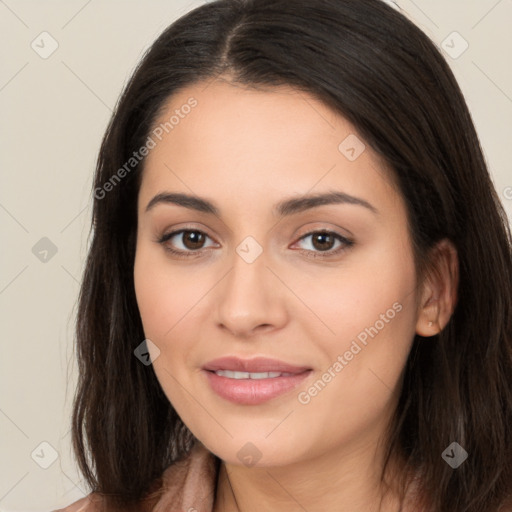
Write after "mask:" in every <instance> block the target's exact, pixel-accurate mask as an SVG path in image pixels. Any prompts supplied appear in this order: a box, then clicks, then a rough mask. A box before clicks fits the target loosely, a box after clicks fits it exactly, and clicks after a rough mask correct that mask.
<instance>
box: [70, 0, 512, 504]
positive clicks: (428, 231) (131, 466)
mask: <svg viewBox="0 0 512 512" xmlns="http://www.w3.org/2000/svg"><path fill="white" fill-rule="evenodd" d="M220 74H225V75H229V76H230V78H231V80H233V81H235V82H237V83H239V84H243V85H246V86H251V87H272V86H278V85H291V86H293V87H296V88H298V89H301V90H303V91H307V92H309V93H311V94H313V95H314V96H315V97H317V98H319V99H320V100H321V101H323V102H325V104H326V105H328V106H329V107H330V108H332V109H333V110H334V111H335V112H337V113H339V114H340V115H342V116H344V117H345V118H346V119H348V120H349V121H350V122H351V123H352V124H353V125H354V126H355V127H356V129H357V130H358V132H359V133H360V134H361V135H362V136H363V137H364V138H365V141H366V142H367V143H368V144H369V145H370V146H371V147H372V148H373V149H374V150H375V151H376V152H378V153H379V154H380V155H381V156H382V157H383V159H384V160H385V161H386V162H387V163H388V164H389V166H390V168H391V169H392V170H393V176H394V178H396V181H397V183H398V186H399V188H400V191H401V193H402V195H403V197H404V199H405V201H406V204H407V209H408V217H409V224H410V229H411V237H412V240H413V243H414V251H415V258H416V263H417V264H418V268H425V267H426V266H427V265H428V259H427V255H428V251H429V249H430V248H431V247H433V246H434V244H435V243H436V242H437V241H439V240H441V239H442V238H448V239H449V240H451V241H452V242H453V244H454V245H455V247H456V249H457V251H458V256H459V265H460V282H459V289H458V303H457V307H456V309H455V311H454V314H453V315H452V318H451V319H450V322H449V323H448V325H447V326H446V328H445V329H444V330H443V331H442V332H441V333H439V334H438V335H437V336H435V337H434V338H431V339H429V341H428V342H425V340H422V338H421V337H419V336H416V337H415V339H414V342H413V347H412V350H411V353H410V356H409V359H408V361H407V364H406V367H405V369H404V381H403V388H402V391H401V397H400V400H399V404H398V407H397V410H396V413H395V417H394V421H393V425H392V430H391V435H390V439H389V449H388V458H387V460H389V459H390V457H391V456H392V455H394V454H398V453H399V454H401V456H402V457H403V458H404V459H405V460H406V463H407V467H408V468H412V469H414V470H416V472H420V473H421V477H422V479H421V490H422V496H423V506H424V507H425V510H428V511H435V512H491V511H492V512H495V511H496V510H497V508H498V506H499V505H500V504H501V503H504V501H505V499H506V498H507V497H509V496H510V495H511V494H512V382H511V379H512V311H511V303H512V300H511V299H512V250H511V234H510V228H509V226H508V223H507V218H506V215H505V213H504V210H503V208H502V206H501V204H500V201H499V198H498V196H497V194H496V192H495V190H494V188H493V185H492V181H491V179H490V176H489V172H488V170H487V167H486V163H485V161H484V157H483V154H482V150H481V147H480V144H479V140H478V138H477V134H476V132H475V128H474V126H473V123H472V120H471V116H470V113H469V111H468V108H467V106H466V103H465V101H464V98H463V95H462V93H461V90H460V88H459V86H458V85H457V83H456V80H455V78H454V76H453V74H452V72H451V70H450V68H449V66H448V65H447V63H446V62H445V60H444V58H443V57H442V55H441V54H440V52H439V51H438V49H437V48H436V46H435V45H434V44H433V43H432V42H431V41H430V40H429V39H428V37H427V36H426V35H425V34H423V33H422V32H421V30H419V29H418V28H417V27H416V26H415V25H414V24H413V23H411V22H410V21H409V20H408V19H407V18H406V17H404V16H403V15H401V14H400V13H399V12H397V11H396V10H395V9H393V8H391V7H389V6H388V5H386V4H385V3H384V2H382V1H380V0H294V1H290V0H217V1H213V2H209V3H206V4H205V5H203V6H201V7H198V8H196V9H194V10H193V11H191V12H189V13H188V14H186V15H185V16H183V17H181V18H180V19H179V20H177V21H176V22H175V23H173V24H172V25H171V26H169V27H168V28H167V29H166V30H165V31H164V32H163V33H162V34H161V36H160V37H159V38H158V39H157V40H156V41H155V42H154V44H153V45H152V46H151V48H150V49H149V50H148V51H147V53H146V54H145V56H144V57H143V59H142V61H141V62H140V64H139V66H138V67H137V69H136V70H135V72H134V74H133V76H132V77H131V79H130V81H129V83H128V84H127V86H126V87H125V90H124V92H123V93H122V95H121V97H120V100H119V102H118V104H117V106H116V109H115V112H114V114H113V116H112V119H111V121H110V124H109V126H108V129H107V131H106V133H105V136H104V139H103V142H102V145H101V150H100V153H99V158H98V162H97V169H96V174H95V180H94V191H93V195H94V209H93V224H92V235H93V236H92V240H91V245H90V249H89V253H88V257H87V263H86V268H85V274H84V276H83V282H82V286H81V290H80V296H79V305H78V319H77V327H76V338H77V358H78V372H79V383H78V388H77V392H76V396H75V400H74V409H73V418H72V429H73V430H72V436H73V448H74V450H75V453H76V457H77V460H78V463H79V466H80V469H81V471H82V472H83V474H84V476H85V478H86V480H87V481H88V483H89V484H90V486H91V488H92V490H93V491H95V492H97V493H101V494H104V495H105V496H106V497H107V503H108V506H109V507H110V508H109V510H110V509H112V510H113V509H114V508H115V507H116V506H118V505H119V506H120V507H122V508H124V509H125V510H128V509H130V507H131V506H134V507H135V506H136V504H137V503H138V502H139V501H140V500H141V499H142V498H143V497H144V496H145V495H147V493H148V491H149V489H150V487H151V485H152V484H153V485H154V483H155V481H156V479H158V477H159V476H160V475H161V474H162V472H163V471H164V469H165V468H166V467H168V466H169V465H171V464H172V463H173V462H174V461H176V460H177V459H178V458H180V457H183V456H184V455H185V454H186V453H187V451H188V450H189V448H190V445H191V434H190V432H189V431H188V429H187V428H186V426H185V425H184V424H183V423H182V422H181V420H180V418H179V417H178V415H177V413H176V412H175V411H174V409H173V407H172V405H171V404H170V403H169V401H168V399H167V398H166V396H165V395H164V393H163V391H162V389H161V387H160V385H159V383H158V381H157V379H156V377H155V374H154V371H153V369H152V367H151V366H145V365H144V364H141V362H140V361H139V360H138V359H137V358H136V357H134V354H133V352H134V349H135V348H136V347H137V346H138V345H140V343H141V342H142V341H143V340H144V332H143V329H142V324H141V320H140V314H139V311H138V307H137V302H136V298H135V293H134V283H133V265H134V255H135V235H136V230H137V210H136V204H137V196H138V190H139V185H140V176H141V173H142V170H143V166H144V159H141V161H140V162H138V163H136V165H132V167H126V162H128V161H130V158H131V157H132V155H133V152H134V151H136V150H137V149H139V148H140V147H142V146H143V145H144V143H145V142H146V140H147V137H148V135H149V134H150V131H151V129H152V127H153V123H154V122H155V119H156V118H157V116H158V115H159V114H160V113H161V111H162V108H163V107H164V106H165V105H166V103H167V102H168V100H169V98H170V97H171V96H172V95H173V94H175V93H176V91H178V90H179V89H182V88H184V87H186V86H188V85H191V84H193V83H195V82H198V81H202V80H208V79H212V78H214V77H216V76H219V75H220ZM132 163H133V162H132ZM123 166H125V167H124V169H125V171H126V172H124V173H119V172H118V170H119V169H121V168H123ZM116 173H117V174H116ZM114 175H117V178H116V179H114V178H113V177H114ZM121 175H122V176H121ZM120 176H121V178H122V179H118V178H119V177H120ZM107 182H109V183H110V186H105V184H106V183H107ZM453 441H457V442H458V443H459V444H460V445H462V446H463V448H464V449H465V450H466V451H467V452H468V454H469V457H468V459H467V460H466V461H465V462H464V463H463V464H462V465H461V466H460V467H458V468H457V469H452V467H450V466H449V465H448V464H447V463H446V462H445V461H444V460H443V458H442V457H441V454H442V453H443V451H444V450H445V449H446V448H447V446H449V445H450V444H451V443H452V442H453ZM383 474H384V472H383Z"/></svg>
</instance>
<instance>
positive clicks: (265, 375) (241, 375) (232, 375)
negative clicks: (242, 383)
mask: <svg viewBox="0 0 512 512" xmlns="http://www.w3.org/2000/svg"><path fill="white" fill-rule="evenodd" d="M215 373H216V374H217V375H219V376H220V377H227V378H228V379H274V378H276V377H288V376H290V375H293V373H286V372H259V373H250V372H232V371H231V370H217V371H216V372H215Z"/></svg>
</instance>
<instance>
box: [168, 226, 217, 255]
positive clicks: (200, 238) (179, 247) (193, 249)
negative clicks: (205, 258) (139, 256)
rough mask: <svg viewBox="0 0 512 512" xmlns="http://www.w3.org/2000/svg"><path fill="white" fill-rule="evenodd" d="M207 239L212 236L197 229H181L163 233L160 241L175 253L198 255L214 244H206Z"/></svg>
mask: <svg viewBox="0 0 512 512" xmlns="http://www.w3.org/2000/svg"><path fill="white" fill-rule="evenodd" d="M207 239H210V237H209V236H208V235H207V234H206V233H203V232H202V231H199V230H197V229H181V230H179V231H173V232H171V233H167V234H165V235H163V236H162V237H161V238H160V239H159V240H158V242H159V243H160V244H162V245H163V246H164V247H165V249H166V250H168V251H169V252H171V253H173V254H181V255H184V256H193V255H196V256H197V254H198V253H200V252H201V251H202V250H203V249H204V248H207V247H211V246H212V245H214V244H210V245H209V246H205V245H204V244H205V242H206V241H207ZM210 240H211V239H210Z"/></svg>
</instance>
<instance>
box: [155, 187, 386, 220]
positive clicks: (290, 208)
mask: <svg viewBox="0 0 512 512" xmlns="http://www.w3.org/2000/svg"><path fill="white" fill-rule="evenodd" d="M157 204H175V205H178V206H182V207H184V208H189V209H191V210H196V211H198V212H201V213H207V214H211V215H216V216H218V217H219V216H220V209H219V208H218V207H217V206H215V204H214V203H213V202H211V201H209V200H208V199H204V198H202V197H198V196H194V195H190V194H182V193H178V192H161V193H159V194H157V195H156V196H155V197H153V199H151V201H149V203H148V205H147V206H146V212H148V211H149V210H151V209H152V208H154V207H155V206H156V205H157ZM329 204H352V205H357V206H363V207H364V208H367V209H368V210H370V211H371V212H373V213H374V214H378V213H379V212H378V210H377V208H375V207H374V206H373V205H371V204H370V203H369V202H368V201H365V200H364V199H360V198H358V197H354V196H351V195H349V194H346V193H345V192H339V191H331V192H326V193H322V194H311V195H302V196H298V197H292V198H290V199H285V200H284V201H281V202H279V203H277V204H276V205H275V206H274V209H273V211H274V213H275V214H276V215H277V216H278V217H286V216H289V215H294V214H296V213H300V212H304V211H306V210H310V209H312V208H316V207H317V206H323V205H329Z"/></svg>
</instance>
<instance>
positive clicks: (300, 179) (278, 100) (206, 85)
mask: <svg viewBox="0 0 512 512" xmlns="http://www.w3.org/2000/svg"><path fill="white" fill-rule="evenodd" d="M155 133H157V134H158V137H157V136H155V135H154V134H155ZM151 136H152V137H153V139H154V141H155V143H156V144H155V147H154V148H153V149H152V150H151V151H150V153H149V154H148V156H147V157H146V162H145V168H144V171H143V180H142V187H141V197H142V198H143V199H149V195H150V194H154V193H157V192H160V189H162V188H166V189H179V190H182V191H187V192H191V191H192V192H193V193H195V194H197V195H206V196H211V193H212V191H214V190H215V191H216V195H219V194H220V195H224V196H225V197H226V199H228V198H230V197H232V193H233V192H234V191H237V192H243V191H245V190H250V191H251V192H252V193H253V194H258V193H261V194H263V196H262V197H266V198H270V196H271V195H272V194H269V191H270V190H272V191H275V194H276V195H283V194H286V195H290V194H293V193H294V192H295V193H306V192H307V191H314V192H315V191H318V192H320V191H323V190H325V189H327V188H329V189H332V188H338V189H340V188H343V190H344V191H345V192H347V193H354V194H356V193H358V194H359V195H365V194H366V196H367V197H366V198H367V199H370V197H373V198H374V200H375V199H376V196H378V195H386V196H388V199H391V197H390V189H392V190H391V192H392V193H393V190H394V188H395V187H394V186H392V184H391V182H390V173H389V172H388V170H387V169H386V166H385V163H384V162H383V161H382V160H381V159H380V158H379V156H378V155H377V154H376V153H375V152H374V151H373V150H372V149H371V148H370V147H369V145H368V144H366V143H365V142H364V140H363V139H362V137H361V136H360V135H359V134H358V133H357V131H356V130H355V128H354V127H353V126H352V125H351V123H349V122H348V121H347V120H346V119H345V118H343V117H342V116H340V115H338V114H337V113H335V112H334V111H333V110H331V109H330V108H329V107H327V106H326V105H325V104H324V103H323V102H321V101H320V100H318V99H317V98H315V97H314V96H312V95H310V94H308V93H305V92H303V91H298V90H296V89H293V88H291V87H288V86H280V87H277V88H272V89H265V90H255V89H250V88H247V87H244V86H241V85H233V84H231V83H228V82H225V81H219V80H217V81H211V82H200V83H196V84H194V85H192V86H189V87H186V88H184V89H182V90H181V91H179V92H178V93H176V94H175V95H173V97H171V98H170V99H169V100H168V101H167V103H166V105H165V108H164V109H163V110H162V113H161V115H160V116H159V118H158V119H157V120H156V122H155V124H154V126H153V128H152V132H151ZM187 189H188V190H187ZM260 200H261V198H260Z"/></svg>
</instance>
